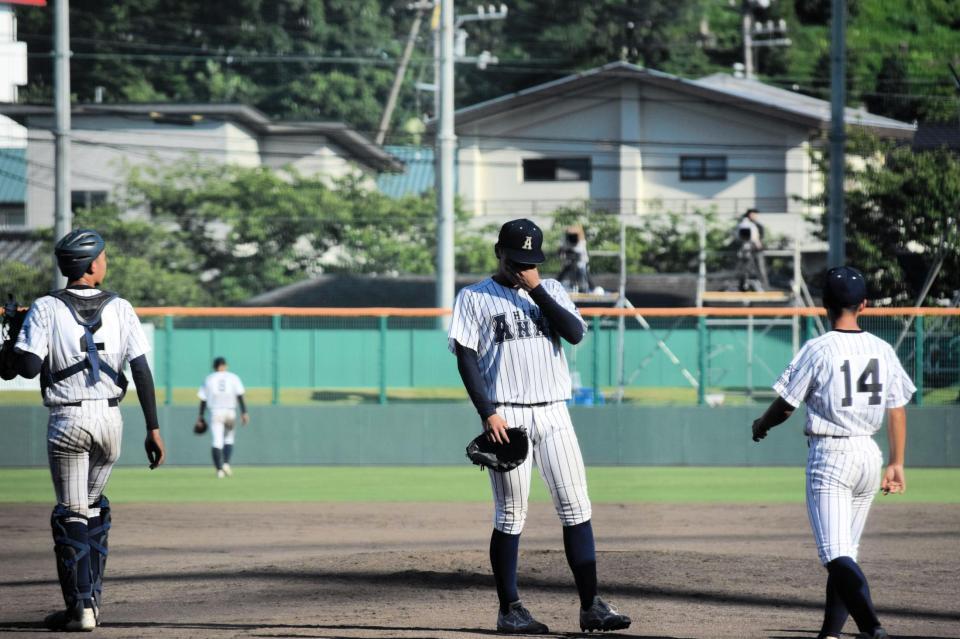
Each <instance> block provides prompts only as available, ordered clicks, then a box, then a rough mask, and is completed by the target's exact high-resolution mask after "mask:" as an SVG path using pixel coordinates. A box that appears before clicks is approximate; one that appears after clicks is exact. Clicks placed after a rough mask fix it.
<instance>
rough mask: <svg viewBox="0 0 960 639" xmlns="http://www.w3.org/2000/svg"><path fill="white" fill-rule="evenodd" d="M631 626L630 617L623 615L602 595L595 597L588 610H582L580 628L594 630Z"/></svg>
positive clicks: (587, 630)
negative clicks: (602, 597) (601, 596)
mask: <svg viewBox="0 0 960 639" xmlns="http://www.w3.org/2000/svg"><path fill="white" fill-rule="evenodd" d="M629 627H630V617H628V616H626V615H621V614H620V613H619V612H617V610H616V609H615V608H613V607H612V606H611V605H610V604H608V603H607V602H606V601H604V600H603V599H601V598H600V597H594V598H593V603H592V604H590V607H589V608H587V609H586V610H582V609H581V610H580V630H582V631H585V632H593V631H594V630H599V631H600V632H606V631H608V630H623V629H624V628H629Z"/></svg>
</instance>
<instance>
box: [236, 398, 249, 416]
mask: <svg viewBox="0 0 960 639" xmlns="http://www.w3.org/2000/svg"><path fill="white" fill-rule="evenodd" d="M237 403H238V404H240V412H241V413H246V412H247V405H246V404H245V403H244V402H243V395H237Z"/></svg>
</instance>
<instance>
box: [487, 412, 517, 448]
mask: <svg viewBox="0 0 960 639" xmlns="http://www.w3.org/2000/svg"><path fill="white" fill-rule="evenodd" d="M508 428H510V426H509V425H508V424H507V420H505V419H504V418H503V417H500V415H497V414H496V413H494V414H493V415H491V416H490V417H487V418H486V419H485V420H484V421H483V429H484V430H485V431H487V439H489V440H490V441H492V442H496V443H498V444H507V443H509V442H510V438H509V437H507V429H508Z"/></svg>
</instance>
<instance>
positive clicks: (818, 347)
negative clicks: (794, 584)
mask: <svg viewBox="0 0 960 639" xmlns="http://www.w3.org/2000/svg"><path fill="white" fill-rule="evenodd" d="M866 293H867V291H866V285H865V282H864V278H863V275H862V274H861V273H860V272H859V271H857V270H856V269H853V268H850V267H838V268H833V269H830V271H828V273H827V279H826V283H825V286H824V295H823V302H824V306H825V307H826V309H827V315H828V317H829V318H830V321H831V323H832V324H833V330H832V331H830V332H828V333H826V334H825V335H822V336H821V337H818V338H816V339H813V340H810V341H809V342H807V343H806V344H805V345H804V346H803V348H801V349H800V352H799V353H797V355H796V357H794V359H793V361H792V362H790V365H789V366H787V369H786V370H785V371H784V373H783V375H781V376H780V379H778V380H777V382H776V384H774V386H773V388H774V390H775V391H776V392H777V394H778V395H779V396H780V397H779V398H778V399H776V400H774V402H773V403H772V404H771V405H770V407H769V408H768V409H767V411H766V412H765V413H764V414H763V416H762V417H760V418H759V419H757V420H756V421H755V422H754V423H753V439H754V441H759V440H760V439H762V438H763V437H765V436H766V434H767V431H769V430H770V429H771V428H773V427H774V426H776V425H777V424H780V423H782V422H783V421H785V420H786V419H787V418H788V417H789V416H790V414H791V413H792V411H793V410H794V409H795V408H796V407H797V406H799V405H800V404H801V402H802V403H805V404H806V406H807V423H806V426H805V428H804V433H805V434H806V435H807V438H808V447H809V451H808V455H807V516H808V517H809V519H810V526H811V528H812V529H813V535H814V537H815V539H816V542H817V552H818V553H819V555H820V561H821V563H823V565H824V566H825V567H826V569H827V589H826V604H825V610H824V618H823V624H822V626H821V629H820V634H819V635H818V639H827V638H830V637H833V638H835V637H839V636H840V632H841V630H842V629H843V625H844V623H845V622H846V620H847V617H848V616H853V619H854V621H856V623H857V627H858V628H859V629H860V632H861V633H862V635H861V636H862V637H868V638H871V639H881V638H883V637H887V633H886V631H885V630H884V629H883V628H882V627H881V626H880V621H879V619H878V618H877V613H876V610H875V609H874V607H873V602H872V601H871V598H870V589H869V587H868V585H867V579H866V577H865V576H864V574H863V571H861V570H860V566H859V565H858V564H857V551H858V549H859V544H860V534H861V533H862V532H863V528H864V525H865V524H866V521H867V513H868V512H869V510H870V504H871V503H872V502H873V498H874V495H875V494H876V492H877V489H878V488H879V489H880V490H881V491H882V492H883V494H890V493H901V492H903V491H904V490H906V480H905V477H904V471H903V458H904V448H905V446H906V432H907V418H906V412H905V410H904V406H905V405H906V404H907V403H908V402H909V401H910V398H911V397H912V396H913V393H914V392H915V391H916V387H915V386H914V385H913V382H912V381H911V380H910V377H909V376H908V375H907V373H906V371H904V370H903V366H902V365H901V364H900V360H899V359H898V358H897V354H896V353H895V352H894V350H893V348H892V347H891V346H890V345H889V344H887V343H886V342H884V341H883V340H881V339H880V338H878V337H875V336H873V335H871V334H869V333H866V332H864V331H862V330H861V329H860V327H859V325H858V323H857V316H858V315H859V313H860V312H861V311H862V310H863V308H864V306H865V305H866V302H865V299H866ZM884 414H886V416H887V419H888V424H887V429H888V435H889V440H890V460H889V464H888V465H887V468H886V470H885V471H884V470H883V469H882V465H883V457H882V454H881V452H880V449H879V447H878V446H877V444H876V442H875V441H874V440H873V437H872V436H873V434H874V433H876V432H877V431H878V430H879V429H880V427H881V426H882V424H883V418H884Z"/></svg>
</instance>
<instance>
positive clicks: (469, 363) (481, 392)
mask: <svg viewBox="0 0 960 639" xmlns="http://www.w3.org/2000/svg"><path fill="white" fill-rule="evenodd" d="M457 370H458V371H460V379H462V380H463V386H464V388H466V389H467V395H469V396H470V401H471V402H473V407H474V408H476V409H477V414H479V415H480V419H487V418H488V417H490V416H491V415H494V414H496V412H497V407H496V406H494V404H493V402H491V401H490V400H489V399H487V389H486V384H484V382H483V374H482V373H481V372H480V362H479V359H478V356H477V352H476V351H475V350H473V349H470V348H467V347H465V346H463V345H462V344H459V343H458V344H457Z"/></svg>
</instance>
